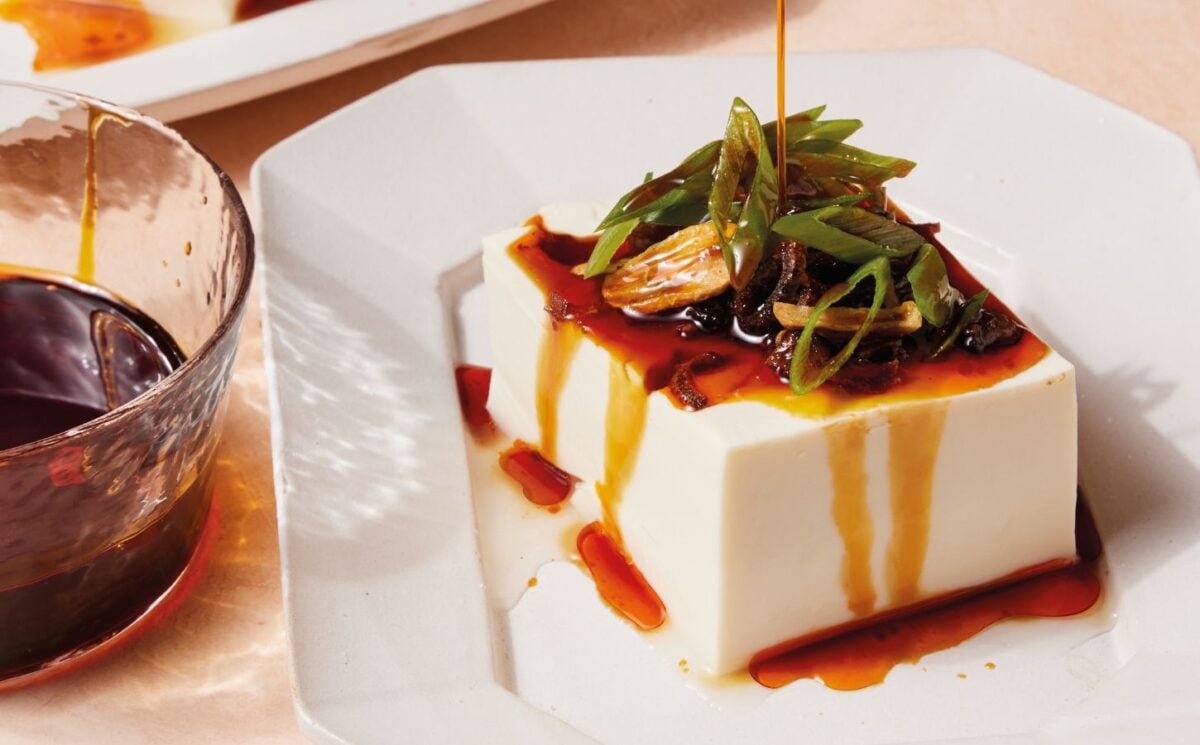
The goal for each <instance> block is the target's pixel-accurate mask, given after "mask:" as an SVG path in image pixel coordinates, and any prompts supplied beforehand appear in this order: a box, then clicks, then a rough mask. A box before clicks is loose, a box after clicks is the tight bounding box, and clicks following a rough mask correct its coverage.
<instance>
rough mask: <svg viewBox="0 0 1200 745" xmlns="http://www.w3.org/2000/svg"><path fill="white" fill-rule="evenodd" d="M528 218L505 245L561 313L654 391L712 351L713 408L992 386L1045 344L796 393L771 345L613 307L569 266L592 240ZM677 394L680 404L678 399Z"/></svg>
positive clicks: (816, 404) (864, 401)
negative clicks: (888, 381)
mask: <svg viewBox="0 0 1200 745" xmlns="http://www.w3.org/2000/svg"><path fill="white" fill-rule="evenodd" d="M528 225H529V226H530V227H531V230H530V231H529V233H527V234H526V235H525V236H523V237H522V238H520V239H518V240H517V241H516V242H514V243H513V244H512V246H510V247H509V253H510V255H511V256H512V258H513V259H514V260H515V261H516V262H517V264H518V266H520V267H521V268H522V269H523V270H524V271H525V273H526V274H527V275H528V276H529V277H530V278H531V279H532V280H533V281H534V283H535V284H537V285H538V286H539V287H540V288H541V289H542V291H543V292H544V293H545V296H546V298H547V302H548V303H549V304H550V305H551V306H553V307H554V308H555V312H556V314H557V315H559V316H562V318H563V319H565V320H569V321H570V322H573V323H575V324H578V326H579V327H580V329H581V330H582V331H583V332H584V333H585V334H587V335H589V336H590V337H591V338H592V339H593V340H594V341H595V342H596V343H597V344H599V345H600V346H602V347H604V348H605V349H607V350H608V351H609V352H611V353H612V354H613V355H614V356H615V357H616V358H617V359H620V360H622V361H624V362H625V363H626V364H628V365H630V366H631V367H632V368H633V369H634V370H636V371H637V372H638V373H639V374H641V375H642V377H643V380H644V381H645V387H646V390H647V391H648V392H649V391H655V390H659V389H663V388H666V386H667V384H668V382H669V381H670V378H671V374H672V373H673V372H674V371H675V369H676V368H677V367H678V366H679V365H680V364H682V363H684V362H686V361H687V360H690V359H692V358H694V357H696V356H697V355H700V354H701V353H704V352H715V353H716V354H717V355H719V356H720V357H721V359H722V360H723V361H724V364H723V365H721V366H720V367H718V368H716V369H715V370H711V371H708V372H698V373H697V374H695V376H694V381H695V384H696V388H697V389H699V391H700V393H702V394H703V395H704V396H705V397H706V398H707V399H708V402H709V404H710V405H712V404H719V403H721V402H722V401H733V400H762V401H766V402H767V403H770V404H772V405H775V406H779V407H780V408H784V409H788V410H796V411H798V412H803V413H811V414H828V413H831V412H834V411H839V410H844V409H852V408H854V409H860V408H868V407H871V406H876V405H879V404H881V403H884V402H887V401H896V400H914V399H926V398H931V397H935V396H947V395H952V394H956V393H964V392H967V391H973V390H978V389H981V388H986V387H988V386H991V385H993V384H995V383H997V382H999V381H1001V380H1004V379H1005V378H1009V377H1011V376H1013V375H1016V374H1017V373H1019V372H1021V371H1023V370H1026V369H1028V368H1029V367H1031V366H1033V365H1034V364H1035V363H1037V362H1038V361H1039V360H1041V359H1042V358H1043V357H1045V355H1046V353H1047V352H1048V350H1049V348H1048V347H1047V346H1046V344H1045V343H1044V342H1043V341H1042V340H1041V339H1039V338H1038V337H1037V336H1035V335H1034V334H1033V333H1032V332H1028V331H1027V332H1026V333H1025V335H1024V336H1023V337H1022V338H1021V340H1020V341H1019V342H1017V343H1016V344H1014V345H1012V346H1009V347H1004V348H1001V349H993V350H989V351H988V352H987V353H986V354H983V355H975V354H972V353H970V352H967V351H965V350H962V349H958V348H953V349H950V350H948V351H947V352H946V353H944V354H943V355H942V356H941V357H939V358H938V359H937V360H935V361H932V362H930V361H925V360H920V359H915V358H910V359H909V360H906V361H905V362H904V363H902V365H901V372H900V375H901V378H900V381H899V382H898V383H897V384H896V385H894V386H892V387H891V388H888V389H887V390H885V391H882V392H878V393H852V392H847V391H843V390H842V389H839V388H837V387H836V386H833V385H825V386H822V387H821V388H818V389H817V390H815V391H813V392H811V393H809V394H807V395H805V396H794V395H793V394H792V393H791V391H790V389H789V388H788V386H787V382H786V381H784V380H781V379H780V377H779V375H778V374H777V373H776V372H775V371H774V370H773V369H772V368H771V367H770V366H769V365H768V364H767V352H768V351H769V350H768V348H767V347H766V346H764V345H762V344H753V343H749V342H746V341H742V340H740V339H738V338H736V337H734V336H732V335H727V334H704V333H695V334H688V335H686V336H685V335H681V334H680V333H679V331H678V327H679V325H680V323H684V321H680V322H676V323H671V322H664V321H662V320H661V319H644V318H635V317H633V316H630V315H628V314H626V313H624V312H623V311H621V310H620V309H619V308H615V307H613V306H611V305H608V304H607V303H606V302H604V298H603V295H602V293H601V282H600V281H599V280H596V279H584V278H583V277H581V276H579V275H577V274H574V273H572V271H571V269H572V267H574V266H577V265H578V264H580V263H582V262H584V261H586V260H587V257H588V256H589V255H590V253H591V250H592V247H593V246H594V245H595V240H596V239H595V238H594V237H583V238H579V237H574V236H569V235H562V234H557V233H552V232H550V231H548V230H547V229H546V227H545V225H544V224H543V222H542V220H541V218H540V217H534V218H532V219H531V220H530V221H529V222H528ZM926 232H927V233H928V235H927V236H926V237H927V238H928V239H929V240H930V242H931V243H932V244H933V245H934V246H936V247H937V249H938V251H939V252H940V253H941V254H942V258H943V259H944V261H945V263H946V270H947V273H948V274H949V277H950V281H951V283H952V284H953V285H954V286H955V287H957V288H958V289H959V290H960V291H962V292H963V293H964V294H965V295H968V296H969V295H973V294H975V293H976V292H978V291H980V290H981V289H983V286H982V285H981V284H980V283H979V281H978V280H977V279H975V278H974V277H973V276H972V275H971V274H970V273H969V272H968V271H967V270H966V269H965V268H964V267H963V266H962V264H961V263H959V262H958V261H957V260H956V259H955V258H954V256H953V255H951V254H950V253H949V252H948V251H947V250H946V249H945V247H944V246H942V245H941V243H939V242H938V241H937V239H936V237H935V236H934V235H933V234H932V232H931V231H926ZM985 307H987V308H989V309H993V310H997V311H1000V312H1005V313H1008V314H1009V315H1010V316H1011V315H1012V314H1011V312H1009V311H1008V310H1007V309H1006V308H1005V307H1004V306H1003V304H1002V303H1000V301H999V300H997V299H996V298H995V297H994V296H989V298H988V301H987V303H986V304H985ZM671 398H672V400H673V401H674V403H675V405H677V406H679V407H680V408H684V405H683V403H682V402H680V401H678V400H675V399H674V397H673V396H671Z"/></svg>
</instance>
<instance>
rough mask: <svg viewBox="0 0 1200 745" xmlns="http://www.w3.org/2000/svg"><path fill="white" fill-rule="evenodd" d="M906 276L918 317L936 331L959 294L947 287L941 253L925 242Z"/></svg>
mask: <svg viewBox="0 0 1200 745" xmlns="http://www.w3.org/2000/svg"><path fill="white" fill-rule="evenodd" d="M906 276H907V277H908V282H909V284H910V285H912V291H913V300H914V301H916V303H917V307H918V308H920V309H921V315H922V316H924V317H925V320H926V321H929V322H930V323H932V324H933V325H934V326H937V327H938V328H941V327H942V326H945V325H946V321H948V320H950V315H951V313H953V312H954V305H955V304H956V303H957V302H958V301H959V299H960V298H961V297H962V295H961V293H959V292H958V290H956V289H954V288H953V287H951V286H950V278H949V277H948V276H946V263H945V262H944V261H942V254H941V253H940V252H939V251H938V250H937V249H936V248H934V247H933V246H932V245H930V244H928V243H926V244H925V245H923V246H921V248H920V249H919V250H918V251H917V258H916V259H915V260H914V261H913V263H912V266H911V267H909V269H908V274H907V275H906Z"/></svg>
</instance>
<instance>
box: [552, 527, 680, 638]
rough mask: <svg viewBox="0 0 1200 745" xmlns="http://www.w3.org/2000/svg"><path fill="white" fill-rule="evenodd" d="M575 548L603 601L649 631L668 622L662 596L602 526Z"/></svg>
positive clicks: (589, 531)
mask: <svg viewBox="0 0 1200 745" xmlns="http://www.w3.org/2000/svg"><path fill="white" fill-rule="evenodd" d="M575 545H576V548H577V549H578V550H579V556H580V558H582V559H583V563H584V564H586V565H587V568H588V571H589V572H591V574H592V581H594V582H595V583H596V590H597V591H598V592H599V593H600V597H602V598H604V600H605V602H607V603H608V604H609V605H611V606H612V607H613V608H614V609H615V610H616V611H617V612H618V613H620V614H621V615H623V616H625V617H626V618H628V619H629V620H630V621H632V622H633V623H634V624H636V625H637V626H638V628H641V629H646V630H649V629H656V628H658V627H659V626H661V625H662V624H663V621H665V620H667V609H666V607H665V606H664V605H663V602H662V600H661V599H660V598H659V597H658V593H656V592H655V591H654V588H653V587H651V586H650V583H649V582H647V581H646V578H645V577H643V576H642V573H641V572H640V571H638V568H637V567H636V566H634V565H633V562H632V561H630V560H629V558H628V557H627V556H626V555H625V553H624V552H623V551H622V550H621V548H620V547H619V546H618V545H617V542H616V541H614V540H613V538H612V536H610V535H609V534H608V533H606V532H605V531H604V527H603V526H602V525H601V524H600V523H598V522H596V523H591V524H590V525H587V526H585V527H584V528H583V530H581V531H579V538H578V539H576V542H575Z"/></svg>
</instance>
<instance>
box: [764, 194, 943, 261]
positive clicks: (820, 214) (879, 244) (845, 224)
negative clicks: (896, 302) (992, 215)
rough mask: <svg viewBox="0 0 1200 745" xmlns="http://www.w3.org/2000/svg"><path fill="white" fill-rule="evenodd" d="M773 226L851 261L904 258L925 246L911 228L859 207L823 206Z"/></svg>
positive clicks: (780, 231) (813, 246)
mask: <svg viewBox="0 0 1200 745" xmlns="http://www.w3.org/2000/svg"><path fill="white" fill-rule="evenodd" d="M771 229H772V230H773V231H775V232H776V233H778V234H779V235H781V236H783V237H784V238H791V239H792V240H795V241H799V242H800V243H803V244H804V245H806V246H809V247H811V248H815V249H817V250H818V251H823V252H825V253H827V254H829V255H830V256H832V257H834V258H835V259H839V260H841V261H845V262H848V263H851V264H864V263H866V262H868V261H870V260H871V259H874V258H878V257H880V256H882V257H885V258H889V259H897V258H903V257H905V256H909V255H911V254H912V253H913V252H914V251H917V250H918V249H920V248H921V247H922V246H924V245H926V242H925V239H924V238H922V237H921V234H920V233H918V232H917V231H915V230H913V229H912V228H910V227H908V226H906V225H901V224H900V223H898V222H896V221H895V220H889V219H888V218H886V217H884V216H882V215H877V214H875V213H874V212H868V211H867V210H864V209H859V208H857V207H836V206H835V207H822V208H821V209H816V210H809V211H808V212H801V213H799V214H796V215H788V216H787V217H781V218H779V219H778V220H776V221H775V224H774V225H772V226H771Z"/></svg>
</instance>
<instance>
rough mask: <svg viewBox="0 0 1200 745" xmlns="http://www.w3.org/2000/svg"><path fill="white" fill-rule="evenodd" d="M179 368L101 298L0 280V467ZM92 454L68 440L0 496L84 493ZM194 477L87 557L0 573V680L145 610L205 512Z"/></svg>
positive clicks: (189, 549)
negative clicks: (161, 508)
mask: <svg viewBox="0 0 1200 745" xmlns="http://www.w3.org/2000/svg"><path fill="white" fill-rule="evenodd" d="M183 362H184V354H183V352H182V351H181V350H180V348H179V346H178V345H177V344H176V343H175V341H174V340H173V339H172V338H171V336H170V335H169V334H168V333H167V332H166V331H165V330H164V329H163V328H162V327H161V326H160V325H159V324H157V323H155V322H154V320H153V319H151V318H149V317H148V316H146V315H145V314H143V313H141V312H139V311H137V310H135V309H133V308H131V307H129V306H128V305H126V304H124V303H123V302H121V301H120V300H119V299H117V298H115V297H113V296H112V295H109V294H108V293H105V292H103V291H102V290H98V289H96V288H93V287H89V286H87V285H84V284H81V283H78V282H75V281H74V280H69V279H65V278H59V277H51V276H31V275H9V274H0V467H3V466H5V465H7V464H6V463H5V453H6V452H11V451H10V449H11V448H16V447H20V446H22V445H26V444H29V443H33V442H36V441H38V440H42V439H43V438H46V437H50V436H52V435H55V434H59V433H61V432H66V431H68V430H70V429H72V428H75V427H78V426H79V425H82V424H84V423H86V422H88V421H91V420H92V419H95V418H97V417H99V416H101V415H103V414H105V413H106V412H108V411H110V410H112V409H114V408H117V407H118V406H121V405H122V404H125V403H128V402H129V401H131V400H133V399H134V398H137V397H138V396H140V395H142V394H143V393H145V392H147V391H149V390H150V389H151V388H152V387H154V386H155V385H156V384H158V383H159V382H160V381H162V380H163V379H164V378H166V377H167V376H168V375H170V374H171V372H172V371H173V370H175V369H176V368H177V367H179V366H180V365H181V364H183ZM100 458H104V452H103V450H102V449H96V448H89V449H88V450H85V449H84V448H83V447H73V446H71V445H69V444H68V445H65V446H63V447H61V448H59V449H58V450H57V451H56V452H55V453H54V455H53V456H52V457H51V458H50V459H49V460H48V461H47V463H46V467H45V470H44V471H43V472H42V473H40V474H38V476H37V480H40V481H41V482H42V483H41V484H40V486H38V485H32V484H27V483H21V484H16V485H14V484H13V483H11V482H9V481H7V480H6V478H8V475H7V474H4V473H3V472H0V477H2V478H0V489H4V490H7V489H9V488H22V487H24V490H26V491H27V490H28V489H29V488H30V487H32V488H34V489H36V491H35V492H33V493H40V494H46V495H47V496H48V497H51V498H52V499H53V500H54V501H55V502H61V500H63V499H67V500H70V499H84V498H86V497H87V494H88V490H89V489H94V488H95V487H94V486H90V487H89V485H88V484H87V474H88V472H89V471H90V470H91V469H92V468H93V463H92V462H91V461H92V459H100ZM29 478H30V476H28V475H25V476H21V479H22V481H27V480H28V479H29ZM206 481H207V476H206V475H204V474H201V475H200V476H199V477H198V478H197V479H196V480H195V481H194V482H193V483H192V484H191V485H190V486H189V487H188V488H187V489H186V490H185V491H184V493H183V494H182V495H181V496H179V497H178V498H177V499H176V501H175V504H174V505H173V506H172V507H171V508H170V509H169V510H167V511H165V513H164V514H163V515H162V516H161V517H158V518H157V519H155V520H153V521H152V522H151V523H149V524H148V525H145V526H141V527H140V528H138V529H136V531H135V532H132V533H131V534H130V535H127V536H126V537H124V538H123V539H121V540H119V541H117V542H115V543H113V544H112V545H109V546H107V547H105V548H103V549H102V550H100V551H98V552H92V553H91V555H90V556H83V557H78V556H69V557H68V556H64V558H63V560H62V561H61V562H56V563H55V564H54V565H53V566H43V567H41V568H39V569H37V570H31V571H29V572H27V573H24V576H21V577H20V578H19V579H15V577H16V575H17V574H22V573H20V572H18V573H15V574H13V575H10V574H9V573H7V572H6V573H0V580H2V581H0V630H2V633H3V634H4V636H5V639H4V644H3V645H0V681H2V680H4V679H6V678H10V677H14V676H20V675H22V674H25V673H29V672H33V671H35V670H37V669H38V668H40V667H41V666H42V665H44V664H45V663H46V662H48V661H54V660H61V659H63V658H67V657H70V656H72V655H74V654H76V653H78V652H82V651H86V650H88V649H91V648H93V647H94V646H95V645H97V644H99V643H101V642H103V641H105V640H106V639H107V638H109V637H111V636H112V635H113V634H114V633H115V632H116V631H118V630H120V629H122V628H124V627H125V626H127V625H128V624H129V623H131V622H132V621H134V620H135V619H137V618H139V617H141V616H142V615H143V614H144V613H145V612H146V611H147V609H149V608H150V607H151V606H152V605H154V603H155V602H156V601H157V600H158V599H159V598H160V597H162V596H163V595H164V593H166V592H167V590H169V589H170V588H171V586H172V585H173V584H174V583H175V582H176V580H177V578H178V577H179V576H180V574H181V572H182V571H183V569H184V568H185V567H186V566H187V564H188V562H189V560H190V559H191V557H192V555H193V549H194V547H195V545H196V542H197V539H198V537H199V535H200V532H201V530H202V528H203V526H204V524H205V520H206V518H207V516H208V507H209V499H208V490H207V488H206ZM5 496H11V495H6V494H3V493H0V500H2V499H3V498H4V497H5ZM19 509H20V508H19ZM24 509H28V510H32V511H36V510H38V509H39V507H38V505H36V504H32V505H27V506H26V507H25V508H24ZM10 519H19V516H13V515H8V516H5V520H6V521H8V520H10ZM18 524H19V523H18ZM6 525H8V526H10V529H11V525H12V523H11V522H6ZM17 532H18V531H17V530H14V533H17ZM23 539H26V540H32V541H33V542H34V544H35V545H36V541H37V537H36V536H21V535H18V534H9V535H6V536H0V557H3V556H7V557H8V558H9V559H13V560H14V561H13V562H12V563H11V564H9V567H10V569H11V567H12V566H13V565H14V564H17V563H20V562H19V557H20V555H21V550H20V546H21V541H22V540H23ZM6 563H7V561H6ZM14 580H15V581H14Z"/></svg>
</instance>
